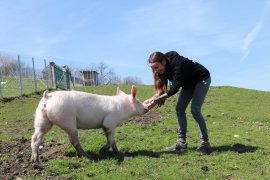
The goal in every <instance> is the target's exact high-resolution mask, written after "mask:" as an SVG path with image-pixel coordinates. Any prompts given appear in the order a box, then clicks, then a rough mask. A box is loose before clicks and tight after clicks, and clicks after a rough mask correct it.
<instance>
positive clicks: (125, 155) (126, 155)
mask: <svg viewBox="0 0 270 180" xmlns="http://www.w3.org/2000/svg"><path fill="white" fill-rule="evenodd" d="M186 152H187V151H184V152H179V151H151V150H138V151H132V152H129V151H126V152H120V153H119V154H114V153H113V152H112V151H107V152H106V153H96V152H93V151H86V153H87V154H88V155H89V156H90V157H91V158H90V160H91V161H102V160H105V159H116V160H117V161H118V163H119V164H121V163H123V162H125V161H127V160H128V159H130V158H134V157H136V156H147V157H151V158H159V157H160V156H161V155H162V154H178V155H181V154H185V153H186ZM66 156H68V157H76V156H77V154H76V152H75V151H70V152H68V153H66Z"/></svg>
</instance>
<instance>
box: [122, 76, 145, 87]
mask: <svg viewBox="0 0 270 180" xmlns="http://www.w3.org/2000/svg"><path fill="white" fill-rule="evenodd" d="M123 84H129V85H138V84H142V80H141V79H140V78H139V77H136V76H127V77H125V78H124V80H123Z"/></svg>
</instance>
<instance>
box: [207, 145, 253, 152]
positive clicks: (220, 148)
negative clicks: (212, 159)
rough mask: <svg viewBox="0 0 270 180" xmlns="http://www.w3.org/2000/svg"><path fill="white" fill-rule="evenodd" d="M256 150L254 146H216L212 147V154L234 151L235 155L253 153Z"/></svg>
mask: <svg viewBox="0 0 270 180" xmlns="http://www.w3.org/2000/svg"><path fill="white" fill-rule="evenodd" d="M257 149H258V147H256V146H247V145H244V144H240V143H236V144H233V145H224V146H217V147H212V152H227V151H234V152H237V153H240V154H241V153H250V152H255V151H256V150H257Z"/></svg>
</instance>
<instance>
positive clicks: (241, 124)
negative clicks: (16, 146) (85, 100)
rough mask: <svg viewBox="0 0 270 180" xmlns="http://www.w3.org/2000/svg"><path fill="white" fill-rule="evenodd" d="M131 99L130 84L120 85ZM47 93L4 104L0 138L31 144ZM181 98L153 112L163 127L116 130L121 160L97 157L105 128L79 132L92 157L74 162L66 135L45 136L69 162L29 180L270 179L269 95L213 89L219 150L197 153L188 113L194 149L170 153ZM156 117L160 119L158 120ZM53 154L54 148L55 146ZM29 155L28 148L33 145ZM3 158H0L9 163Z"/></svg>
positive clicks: (210, 120)
mask: <svg viewBox="0 0 270 180" xmlns="http://www.w3.org/2000/svg"><path fill="white" fill-rule="evenodd" d="M120 88H121V89H122V90H123V91H124V92H126V93H130V86H121V87H120ZM137 88H138V98H139V99H140V100H142V101H143V100H145V99H147V98H148V97H150V96H151V95H152V94H153V87H152V86H138V87H137ZM78 90H81V91H86V92H92V93H97V94H104V95H113V94H115V92H116V86H100V87H82V88H79V89H78ZM40 97H41V95H32V96H30V97H20V98H17V99H14V100H12V101H10V102H5V103H3V102H2V103H1V102H0V130H1V136H0V140H1V141H3V142H10V141H12V140H14V139H16V138H21V137H25V138H27V139H30V138H31V135H32V133H33V114H34V110H35V107H36V106H37V104H38V101H39V99H40ZM176 101H177V95H175V96H173V97H171V98H170V99H168V100H167V102H166V104H165V105H164V106H163V107H161V108H159V109H154V111H158V112H160V113H162V119H161V121H155V122H152V123H149V124H142V123H138V124H134V123H129V122H128V120H127V121H126V122H125V123H123V124H122V126H120V127H118V128H117V129H116V134H115V136H116V137H115V138H116V142H117V145H118V148H119V150H120V151H121V153H120V155H117V156H115V155H113V154H112V153H108V154H105V155H102V154H99V152H98V151H99V149H100V147H101V146H102V145H103V144H104V143H105V137H104V135H102V134H101V130H88V131H85V130H80V131H79V137H80V140H81V143H82V146H83V148H84V149H85V150H86V151H87V152H88V153H89V154H90V155H92V156H93V159H91V160H89V159H86V158H78V157H76V155H75V154H76V153H75V150H74V148H73V147H72V146H71V145H70V143H69V141H68V138H67V135H66V134H65V133H64V132H63V131H62V130H61V129H59V128H58V127H55V126H54V127H53V129H52V130H51V131H50V132H49V133H48V134H47V135H46V136H45V139H44V142H46V141H50V140H54V141H57V142H60V143H61V144H62V145H61V146H60V151H61V152H63V154H64V153H66V154H69V155H70V156H71V157H68V156H63V157H57V156H56V155H55V156H53V157H52V158H50V159H49V161H47V162H42V164H41V166H42V167H43V170H41V171H39V170H36V169H32V170H31V171H30V173H29V174H28V178H33V179H34V178H36V177H40V174H43V176H42V177H43V178H44V177H45V179H46V177H51V178H55V179H62V178H74V179H90V178H91V179H270V138H269V128H270V106H269V102H270V93H269V92H262V91H254V90H247V89H240V88H235V87H211V88H210V90H209V93H208V96H207V98H206V100H205V104H204V106H203V110H202V111H203V114H204V116H205V118H206V119H207V126H208V131H209V137H210V142H211V144H212V146H213V152H212V153H211V154H210V155H202V154H200V153H198V152H196V150H195V149H196V147H197V146H198V142H199V133H198V129H197V126H196V124H195V121H194V119H193V118H192V116H191V114H190V107H188V110H187V117H188V151H187V152H185V153H174V152H166V151H164V150H163V149H164V147H166V146H170V145H172V144H173V143H175V140H176V137H177V135H176V130H177V121H176V115H175V104H176ZM153 118H154V117H153ZM52 148H54V147H52ZM29 149H30V146H29ZM11 156H12V155H10V156H7V155H5V156H2V157H1V158H0V160H5V159H7V158H11Z"/></svg>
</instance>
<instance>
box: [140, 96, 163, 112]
mask: <svg viewBox="0 0 270 180" xmlns="http://www.w3.org/2000/svg"><path fill="white" fill-rule="evenodd" d="M167 97H168V95H167V93H165V94H163V95H161V96H154V97H152V98H150V99H147V100H145V101H144V102H143V103H144V104H145V105H146V106H147V109H148V110H150V109H152V108H153V107H155V105H156V104H157V103H159V102H161V101H164V100H165V99H166V98H167Z"/></svg>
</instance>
